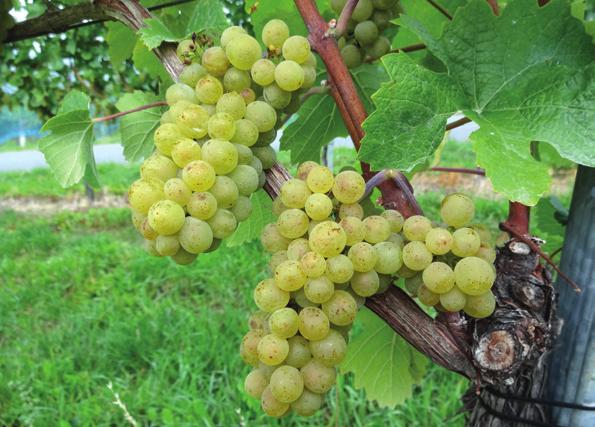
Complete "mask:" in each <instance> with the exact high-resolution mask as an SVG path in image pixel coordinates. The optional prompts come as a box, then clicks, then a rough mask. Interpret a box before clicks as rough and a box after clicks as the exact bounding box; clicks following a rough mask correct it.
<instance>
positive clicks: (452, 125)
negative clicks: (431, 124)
mask: <svg viewBox="0 0 595 427" xmlns="http://www.w3.org/2000/svg"><path fill="white" fill-rule="evenodd" d="M471 122H472V120H471V119H468V118H467V117H462V118H460V119H459V120H455V121H454V122H452V123H449V124H447V125H446V130H451V129H455V128H458V127H461V126H463V125H466V124H467V123H471Z"/></svg>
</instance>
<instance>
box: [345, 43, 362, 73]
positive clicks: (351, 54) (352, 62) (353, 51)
mask: <svg viewBox="0 0 595 427" xmlns="http://www.w3.org/2000/svg"><path fill="white" fill-rule="evenodd" d="M341 58H343V62H345V65H346V66H347V68H357V67H359V66H360V65H362V53H361V51H360V50H359V48H358V47H357V46H354V45H352V44H348V45H347V46H345V47H343V48H342V49H341Z"/></svg>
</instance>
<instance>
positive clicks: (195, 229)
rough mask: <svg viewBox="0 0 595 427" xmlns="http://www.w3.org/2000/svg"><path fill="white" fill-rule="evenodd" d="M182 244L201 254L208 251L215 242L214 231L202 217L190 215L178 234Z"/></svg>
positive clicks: (191, 251) (192, 251)
mask: <svg viewBox="0 0 595 427" xmlns="http://www.w3.org/2000/svg"><path fill="white" fill-rule="evenodd" d="M178 239H179V240H180V245H182V247H183V248H184V249H185V250H186V251H188V252H190V253H192V254H200V253H203V252H206V251H207V250H208V249H209V248H210V247H211V244H212V243H213V231H212V230H211V227H210V226H209V224H207V223H206V222H205V221H202V220H200V219H197V218H194V217H191V216H188V217H186V218H185V220H184V225H183V226H182V229H181V230H180V232H179V234H178Z"/></svg>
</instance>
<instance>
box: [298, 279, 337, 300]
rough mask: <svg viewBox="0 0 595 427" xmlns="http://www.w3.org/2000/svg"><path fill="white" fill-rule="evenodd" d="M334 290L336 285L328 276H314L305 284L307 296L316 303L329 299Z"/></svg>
mask: <svg viewBox="0 0 595 427" xmlns="http://www.w3.org/2000/svg"><path fill="white" fill-rule="evenodd" d="M334 292H335V285H334V284H333V282H331V280H330V279H329V278H328V277H326V276H321V277H315V278H312V279H310V280H308V281H307V282H306V284H305V285H304V293H305V294H306V298H308V299H309V300H310V301H312V302H313V303H316V304H322V303H323V302H326V301H328V300H329V299H330V298H331V297H332V296H333V293H334Z"/></svg>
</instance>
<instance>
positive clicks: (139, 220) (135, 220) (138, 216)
mask: <svg viewBox="0 0 595 427" xmlns="http://www.w3.org/2000/svg"><path fill="white" fill-rule="evenodd" d="M131 211H132V215H131V217H132V224H133V225H134V228H136V230H137V231H139V232H140V231H141V226H142V224H143V222H144V221H145V220H146V219H147V215H145V214H144V213H141V212H138V211H137V210H135V209H131Z"/></svg>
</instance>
